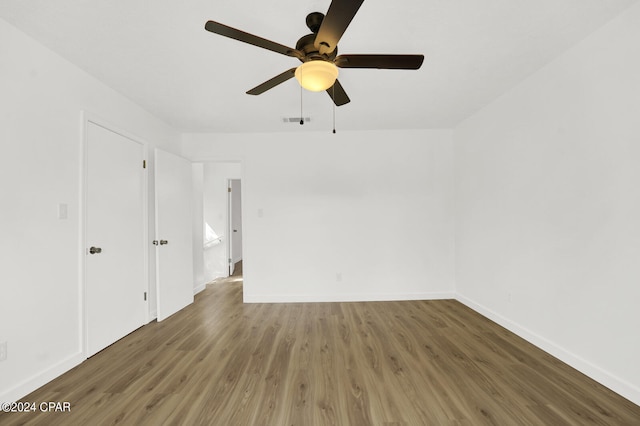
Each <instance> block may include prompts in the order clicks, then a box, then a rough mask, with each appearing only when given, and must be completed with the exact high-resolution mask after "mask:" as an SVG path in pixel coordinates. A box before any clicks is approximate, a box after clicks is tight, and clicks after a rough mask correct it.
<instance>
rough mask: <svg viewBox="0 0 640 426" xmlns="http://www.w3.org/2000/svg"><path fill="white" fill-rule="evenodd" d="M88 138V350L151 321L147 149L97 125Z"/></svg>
mask: <svg viewBox="0 0 640 426" xmlns="http://www.w3.org/2000/svg"><path fill="white" fill-rule="evenodd" d="M85 129H86V134H85V161H86V163H85V172H86V174H85V188H84V189H85V194H84V195H85V233H84V234H85V253H84V254H85V263H84V271H85V349H86V350H85V352H86V355H87V357H89V356H91V355H94V354H95V353H97V352H98V351H100V350H102V349H104V348H105V347H107V346H109V345H110V344H112V343H113V342H115V341H117V340H119V339H120V338H122V337H124V336H126V335H127V334H129V333H131V332H132V331H133V330H135V329H137V328H138V327H140V326H142V325H143V324H144V322H145V320H146V318H147V312H148V306H147V302H146V291H147V287H148V283H147V282H146V278H147V275H146V273H145V270H146V257H145V255H144V251H145V241H144V237H145V234H144V228H145V226H146V223H147V222H146V220H145V218H144V213H145V209H144V202H145V197H144V193H145V179H144V173H145V169H144V168H143V159H144V145H143V144H141V143H139V142H136V141H134V140H132V139H130V138H128V137H126V136H123V135H121V134H119V133H117V132H115V131H112V130H109V129H107V128H105V127H103V126H101V125H98V124H96V123H94V122H91V121H87V122H86V128H85Z"/></svg>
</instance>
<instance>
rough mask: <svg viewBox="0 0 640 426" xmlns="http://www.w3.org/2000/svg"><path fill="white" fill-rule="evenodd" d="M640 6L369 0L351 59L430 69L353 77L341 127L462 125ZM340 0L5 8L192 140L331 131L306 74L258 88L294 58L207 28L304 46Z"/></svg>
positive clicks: (2, 7)
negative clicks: (367, 57)
mask: <svg viewBox="0 0 640 426" xmlns="http://www.w3.org/2000/svg"><path fill="white" fill-rule="evenodd" d="M635 2H636V0H537V1H531V0H526V1H525V0H394V1H393V2H391V1H386V2H382V1H380V0H365V2H364V3H363V5H362V7H361V8H360V11H359V12H358V14H357V15H356V17H355V18H354V20H353V21H352V23H351V25H350V27H349V28H348V29H347V31H346V33H345V34H344V36H343V38H342V40H341V41H340V43H339V45H338V46H339V50H340V53H420V54H424V55H425V62H424V65H423V66H422V68H421V69H420V70H418V71H399V70H363V69H342V70H340V72H341V73H340V77H339V78H340V82H341V83H342V85H343V86H344V88H345V90H346V91H347V93H348V95H349V96H350V98H351V103H349V104H347V105H345V106H342V107H339V108H336V120H337V126H338V128H339V129H344V130H366V129H395V128H450V127H454V126H455V125H456V124H457V123H459V122H460V121H461V120H463V119H465V118H466V117H468V116H469V115H470V114H472V113H474V112H475V111H477V110H478V109H479V108H482V107H483V106H484V105H486V104H487V103H489V102H491V101H492V100H493V99H495V98H496V97H498V96H500V95H501V94H502V93H504V92H505V91H506V90H508V89H509V88H510V87H513V86H514V85H515V84H517V83H518V82H520V81H522V79H524V78H526V77H527V76H528V75H529V74H531V73H532V72H534V71H535V70H537V69H539V68H540V67H541V66H543V65H544V64H546V63H548V62H549V61H550V60H552V59H553V58H555V57H557V56H558V55H559V54H561V53H562V52H563V51H564V50H566V49H567V48H568V47H570V46H572V45H573V44H575V43H576V42H578V41H579V40H581V39H583V38H584V37H586V36H587V35H588V34H590V33H591V32H593V31H594V30H596V29H597V28H599V27H600V26H602V25H604V24H605V23H606V22H607V21H609V20H610V19H611V18H613V17H614V16H616V15H618V14H619V13H621V12H622V11H623V10H624V9H626V8H627V7H629V6H630V5H632V4H634V3H635ZM329 4H330V1H329V0H326V1H319V0H272V1H264V0H244V1H243V0H217V1H214V0H208V1H204V0H182V1H179V2H178V1H175V0H155V1H150V0H127V1H124V0H56V1H51V0H1V1H0V18H2V19H5V20H6V21H8V22H9V23H11V24H13V25H15V26H16V27H18V28H19V29H21V30H22V31H24V32H25V33H27V34H28V35H30V36H32V37H33V38H35V39H36V40H38V41H40V42H41V43H42V44H44V45H46V46H48V47H49V48H51V49H52V50H54V51H56V52H58V53H59V54H60V55H61V56H63V57H65V58H66V59H68V60H69V61H71V62H73V63H75V64H76V65H77V66H79V67H80V68H82V69H84V70H86V71H87V72H88V73H90V74H92V75H94V76H95V77H97V78H98V79H100V80H102V81H103V82H105V83H106V84H107V85H109V86H111V87H112V88H114V89H115V90H117V91H119V92H121V93H123V94H124V95H125V96H127V97H128V98H130V99H132V100H133V101H134V102H136V103H137V104H139V105H141V106H142V107H143V108H145V109H146V110H148V111H149V112H151V113H152V114H154V115H155V116H157V117H158V118H160V119H161V120H163V121H165V122H167V123H168V124H170V125H172V126H174V127H175V128H176V129H178V130H180V131H185V132H270V131H285V130H291V131H307V130H323V129H330V128H331V126H332V124H331V121H332V114H333V109H332V103H331V99H330V98H329V97H328V96H327V94H326V93H311V92H304V93H303V94H302V105H303V114H304V116H308V117H311V122H309V123H307V124H305V125H304V126H300V125H299V124H296V123H287V124H285V123H283V117H291V116H300V106H301V91H300V88H299V86H298V85H297V82H296V81H295V79H293V80H289V81H287V82H286V83H284V84H282V85H280V86H278V87H276V88H274V89H272V90H270V91H268V92H266V93H264V94H262V95H260V96H250V95H246V94H245V92H246V91H247V90H248V89H250V88H252V87H254V86H256V85H258V84H259V83H262V82H264V81H265V80H267V79H269V78H271V77H273V76H275V75H277V74H279V73H281V72H283V71H284V70H286V69H289V68H291V67H293V66H296V65H297V64H298V63H299V62H297V60H295V59H294V58H290V57H287V56H284V55H279V54H277V53H274V52H271V51H267V50H263V49H259V48H257V47H254V46H250V45H246V44H243V43H240V42H237V41H235V40H230V39H226V38H224V37H221V36H218V35H215V34H212V33H209V32H207V31H205V30H204V24H205V22H206V21H207V20H215V21H219V22H222V23H224V24H227V25H229V26H232V27H235V28H239V29H242V30H244V31H247V32H249V33H252V34H256V35H259V36H261V37H265V38H267V39H270V40H273V41H276V42H278V43H281V44H284V45H288V46H293V47H295V43H296V41H297V40H298V38H300V37H301V36H303V35H305V34H307V33H309V30H308V29H307V27H306V25H305V17H306V15H307V14H308V13H310V12H314V11H319V12H323V13H324V12H326V10H327V9H328V7H329Z"/></svg>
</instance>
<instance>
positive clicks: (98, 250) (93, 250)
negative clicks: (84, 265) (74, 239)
mask: <svg viewBox="0 0 640 426" xmlns="http://www.w3.org/2000/svg"><path fill="white" fill-rule="evenodd" d="M89 253H91V254H100V253H102V249H101V248H100V247H91V248H90V249H89Z"/></svg>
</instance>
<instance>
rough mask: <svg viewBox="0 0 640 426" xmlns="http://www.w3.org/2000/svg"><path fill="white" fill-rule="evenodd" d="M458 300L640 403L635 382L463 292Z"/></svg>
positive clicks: (639, 394)
mask: <svg viewBox="0 0 640 426" xmlns="http://www.w3.org/2000/svg"><path fill="white" fill-rule="evenodd" d="M456 300H458V301H459V302H460V303H462V304H464V305H466V306H467V307H469V308H471V309H473V310H474V311H476V312H478V313H479V314H481V315H482V316H484V317H486V318H488V319H490V320H491V321H494V322H495V323H497V324H499V325H501V326H502V327H504V328H506V329H507V330H509V331H511V332H512V333H514V334H516V335H518V336H520V337H522V338H523V339H524V340H526V341H527V342H529V343H531V344H533V345H535V346H536V347H538V348H539V349H542V350H543V351H545V352H547V353H549V354H551V355H553V356H554V357H556V358H558V359H559V360H561V361H562V362H564V363H566V364H568V365H570V366H571V367H573V368H575V369H576V370H578V371H580V372H581V373H583V374H585V375H586V376H588V377H590V378H592V379H593V380H595V381H597V382H599V383H600V384H602V385H604V386H606V387H607V388H609V389H611V390H612V391H614V392H616V393H618V394H620V395H621V396H623V397H625V398H627V399H628V400H630V401H632V402H633V403H635V404H637V405H640V388H638V387H637V386H634V385H633V384H631V383H629V382H627V381H626V380H624V379H621V378H619V377H617V376H615V375H614V374H611V373H610V372H608V371H606V370H603V369H602V368H600V367H598V366H597V365H595V364H593V363H591V362H589V361H587V360H585V359H584V358H581V357H580V356H578V355H576V354H574V353H573V352H571V351H569V350H567V349H565V348H563V347H562V346H560V345H558V344H557V343H555V342H552V341H551V340H548V339H546V338H544V337H542V336H540V335H539V334H536V333H534V332H533V331H531V330H529V329H527V328H526V327H523V326H521V325H520V324H518V323H516V322H514V321H512V320H510V319H508V318H506V317H504V316H502V315H500V314H498V313H497V312H495V311H493V310H491V309H489V308H487V307H485V306H484V305H481V304H479V303H477V302H475V301H473V300H471V299H469V298H467V297H465V296H463V295H461V294H459V293H458V294H456Z"/></svg>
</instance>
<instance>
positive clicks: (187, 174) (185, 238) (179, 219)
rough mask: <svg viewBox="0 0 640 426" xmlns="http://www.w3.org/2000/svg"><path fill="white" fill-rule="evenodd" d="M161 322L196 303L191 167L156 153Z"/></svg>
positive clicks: (157, 271)
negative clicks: (194, 292)
mask: <svg viewBox="0 0 640 426" xmlns="http://www.w3.org/2000/svg"><path fill="white" fill-rule="evenodd" d="M155 198H156V238H155V240H154V244H156V268H157V269H156V288H157V303H158V321H162V320H164V319H165V318H167V317H169V316H171V315H173V314H174V313H176V312H178V311H179V310H180V309H182V308H184V307H185V306H187V305H189V304H190V303H193V243H192V241H193V234H192V229H193V226H192V221H193V200H194V198H193V180H192V175H191V163H190V162H189V161H188V160H185V159H184V158H182V157H179V156H177V155H174V154H171V153H168V152H165V151H162V150H159V149H156V150H155Z"/></svg>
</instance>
